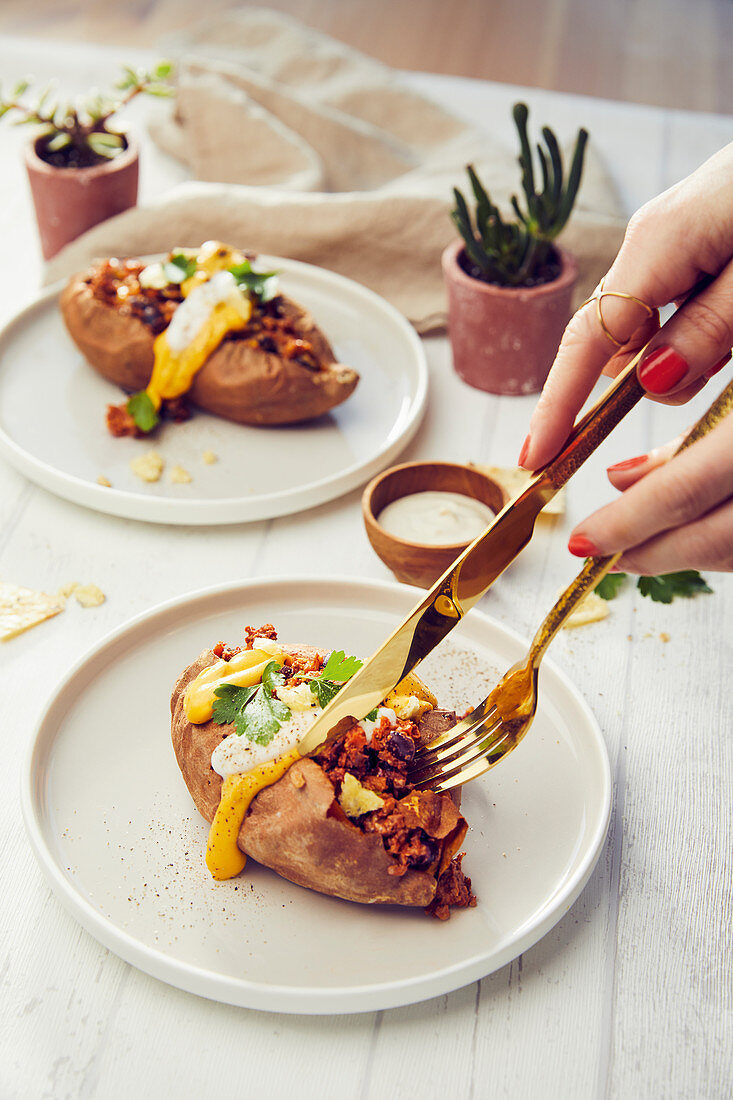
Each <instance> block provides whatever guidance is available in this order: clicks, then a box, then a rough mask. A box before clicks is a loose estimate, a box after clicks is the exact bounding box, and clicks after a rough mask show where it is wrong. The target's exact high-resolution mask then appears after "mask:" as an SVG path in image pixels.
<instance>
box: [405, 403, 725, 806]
mask: <svg viewBox="0 0 733 1100" xmlns="http://www.w3.org/2000/svg"><path fill="white" fill-rule="evenodd" d="M731 408H733V382H731V383H729V385H728V386H726V388H725V389H724V390H723V392H722V393H721V394H720V396H719V397H718V398H717V399H716V400H715V401H714V402H713V404H712V405H711V406H710V408H709V409H708V411H707V412H706V413H705V414H704V415H703V416H702V417H701V418H700V419H699V420H698V422H697V423H696V424H695V426H694V428H693V429H692V431H691V432H690V433H689V435H687V437H686V438H685V439H684V441H683V442H682V443H681V444H680V446H679V447H678V448H677V450H676V451H675V454H679V453H680V451H683V450H685V448H686V447H689V446H691V445H692V444H693V443H695V442H696V441H697V440H698V439H701V438H702V436H704V435H706V434H707V433H708V432H709V431H710V430H711V428H714V427H715V425H716V424H718V423H719V422H720V421H721V420H722V419H723V418H724V417H725V416H726V415H727V414H728V413H729V412H730V411H731ZM620 557H621V554H611V555H609V556H608V557H602V558H589V559H588V561H587V562H586V563H585V565H584V566H583V568H582V569H581V571H580V573H578V576H577V577H576V578H575V580H574V581H572V583H571V584H570V585H568V587H567V588H566V589H565V591H564V592H563V594H562V595H561V596H560V598H559V599H558V601H557V602H556V603H555V605H554V606H553V607H552V609H551V610H550V612H549V614H548V615H547V617H546V618H545V619H544V621H543V622H542V625H541V626H540V628H539V630H538V631H537V633H536V634H535V636H534V638H533V639H532V644H531V645H530V647H529V650H528V652H527V656H526V657H525V658H524V659H523V660H520V661H517V663H516V664H515V665H512V667H511V668H510V669H509V670H508V671H507V672H506V673H505V674H504V676H503V677H502V679H501V680H500V681H499V683H498V684H497V686H496V687H495V688H494V689H493V691H492V692H491V693H490V694H489V695H488V696H487V697H486V699H484V701H483V702H482V703H479V705H478V706H477V707H476V708H475V709H474V710H472V711H471V713H470V714H467V715H466V717H465V718H463V719H462V720H461V721H460V722H459V723H458V724H457V725H456V726H453V728H452V729H450V730H447V731H446V732H445V733H444V734H442V735H441V736H440V737H437V738H436V739H435V740H433V741H431V742H430V744H429V745H426V746H423V748H421V749H420V750H419V751H418V753H417V754H416V756H415V759H414V761H413V763H412V765H411V769H410V772H409V775H408V779H409V781H410V782H411V783H412V784H413V785H414V786H415V787H418V788H421V789H426V788H427V789H430V790H433V791H447V790H450V788H451V787H457V786H460V785H462V784H464V783H468V782H469V781H470V780H471V779H476V778H477V777H478V776H479V775H483V773H484V772H486V771H488V770H489V768H493V767H494V766H495V765H496V764H498V763H499V761H500V760H503V758H504V757H505V756H506V755H507V754H508V753H510V752H511V751H512V749H514V748H516V747H517V745H518V744H519V742H520V741H521V740H522V738H523V737H524V735H525V734H526V732H527V730H528V729H529V727H530V726H531V725H532V720H533V719H534V716H535V713H536V711H537V681H538V677H539V669H540V663H541V661H542V658H543V657H544V655H545V652H546V650H547V647H548V646H549V644H550V642H551V641H552V639H553V638H554V637H555V635H556V634H557V632H558V630H559V629H560V627H561V626H562V625H563V623H564V622H565V620H566V619H567V617H568V615H569V614H570V613H571V612H572V611H573V609H574V608H575V607H577V605H578V604H579V603H580V601H581V600H582V599H583V598H584V597H585V596H586V595H587V594H588V593H589V592H591V591H592V590H593V589H594V588H595V586H596V585H597V584H598V582H599V581H600V580H601V579H602V578H603V577H605V575H606V573H608V571H609V569H611V568H612V566H613V565H615V563H616V562H617V561H618V560H619V558H620Z"/></svg>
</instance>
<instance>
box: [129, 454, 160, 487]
mask: <svg viewBox="0 0 733 1100" xmlns="http://www.w3.org/2000/svg"><path fill="white" fill-rule="evenodd" d="M164 466H165V462H164V461H163V456H162V455H160V454H159V453H158V451H146V452H145V454H142V455H138V457H137V458H133V460H132V462H131V463H130V469H131V470H132V472H133V474H134V475H135V477H139V478H140V480H141V481H160V476H161V474H162V473H163V468H164Z"/></svg>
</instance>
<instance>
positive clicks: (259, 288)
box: [229, 260, 278, 302]
mask: <svg viewBox="0 0 733 1100" xmlns="http://www.w3.org/2000/svg"><path fill="white" fill-rule="evenodd" d="M229 271H230V272H231V274H232V275H233V276H234V278H235V279H236V280H237V286H239V287H244V289H245V290H246V291H247V292H248V293H249V296H250V298H258V299H259V301H260V302H269V301H270V299H271V298H274V297H275V295H276V294H277V274H278V273H277V271H253V270H252V264H251V263H250V261H249V260H242V262H241V264H235V265H234V267H230V268H229Z"/></svg>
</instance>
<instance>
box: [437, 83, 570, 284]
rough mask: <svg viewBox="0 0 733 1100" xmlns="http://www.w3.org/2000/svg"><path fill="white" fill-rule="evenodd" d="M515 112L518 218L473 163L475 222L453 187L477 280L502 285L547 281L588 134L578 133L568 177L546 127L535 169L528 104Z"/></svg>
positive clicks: (455, 218) (515, 203)
mask: <svg viewBox="0 0 733 1100" xmlns="http://www.w3.org/2000/svg"><path fill="white" fill-rule="evenodd" d="M512 114H513V117H514V122H515V124H516V127H517V132H518V134H519V144H520V155H519V166H520V168H521V170H522V190H523V191H524V208H523V207H522V206H520V203H519V200H518V198H517V196H516V195H512V198H511V204H512V207H513V209H514V212H515V214H516V220H510V219H506V218H504V217H502V214H501V212H500V211H499V208H498V207H497V206H496V204H495V203H493V202H492V200H491V197H490V196H489V194H488V193H487V191H486V189H485V188H484V186H483V185H482V183H481V181H480V179H479V178H478V176H477V174H476V172H475V171H474V169H473V167H472V166H471V165H468V166H467V168H466V171H467V172H468V177H469V179H470V181H471V189H472V191H473V195H474V198H475V200H476V206H475V210H474V216H473V220H472V218H471V214H470V212H469V209H468V204H467V203H466V200H465V198H464V196H463V195H462V193H461V192H460V191H459V190H458V188H454V191H453V194H454V196H455V202H456V205H455V209H454V210H453V211H452V215H451V216H452V218H453V221H454V222H455V224H456V226H457V227H458V231H459V232H460V234H461V236H462V237H463V240H464V243H465V250H466V255H467V256H468V259H469V260H470V262H471V265H472V266H473V268H474V269H477V272H476V273H477V277H478V278H482V279H484V280H485V281H487V282H491V283H497V284H498V285H500V286H527V285H530V286H531V285H534V284H536V283H537V282H540V281H543V273H544V272H545V271H546V269H547V268H548V265H551V263H552V260H553V258H554V246H553V241H554V240H555V238H556V237H557V235H558V234H559V233H560V231H561V230H562V229H563V228H564V226H565V224H566V223H567V220H568V218H569V217H570V214H571V212H572V209H573V205H574V203H575V199H576V196H577V194H578V188H579V186H580V179H581V176H582V174H583V159H584V156H585V146H586V142H587V141H588V133H587V131H586V130H583V129H581V130H579V131H578V136H577V138H576V142H575V149H574V151H573V156H572V160H571V164H570V171H569V172H568V174H567V178H566V177H565V171H564V167H563V158H562V153H561V152H560V146H559V145H558V142H557V138H556V137H555V134H554V133H553V131H552V130H551V129H550V128H549V126H544V127H543V129H542V137H543V140H544V145H545V147H544V148H543V147H542V145H541V144H540V143H538V144H537V156H538V159H539V168H538V171H536V170H535V163H534V157H533V152H532V146H531V144H530V140H529V135H528V133H527V120H528V118H529V111H528V109H527V105H526V104H525V103H515V105H514V108H513V111H512ZM538 176H541V180H542V186H541V189H540V190H538V188H537V178H538ZM545 281H546V280H545Z"/></svg>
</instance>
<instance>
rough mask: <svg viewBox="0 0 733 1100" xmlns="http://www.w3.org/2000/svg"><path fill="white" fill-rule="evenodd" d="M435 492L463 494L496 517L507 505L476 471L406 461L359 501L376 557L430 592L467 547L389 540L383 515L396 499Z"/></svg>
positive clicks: (457, 465) (499, 491) (376, 481)
mask: <svg viewBox="0 0 733 1100" xmlns="http://www.w3.org/2000/svg"><path fill="white" fill-rule="evenodd" d="M426 490H437V491H439V492H446V493H461V494H462V495H463V496H466V497H473V499H474V500H480V501H481V503H482V504H486V505H488V507H489V508H490V509H491V510H492V512H494V514H496V513H497V512H500V511H501V509H502V508H503V507H504V504H505V503H506V499H505V495H504V492H503V491H502V489H501V488H500V487H499V485H498V484H497V483H496V482H495V481H493V480H492V479H491V478H490V477H487V475H486V474H482V473H481V472H480V471H479V470H476V469H474V468H473V467H472V466H462V465H460V463H457V462H403V463H402V465H400V466H392V467H391V468H390V469H389V470H385V471H384V472H383V473H381V474H378V475H377V477H375V478H373V479H372V480H371V481H370V482H369V484H368V485H367V487H366V489H365V490H364V493H363V495H362V498H361V507H362V514H363V516H364V526H365V527H366V532H367V535H368V537H369V541H370V543H371V544H372V548H373V549H374V551H375V553H376V554H377V555H378V557H380V558H381V559H382V561H383V562H384V564H385V565H386V566H388V568H389V569H391V570H392V572H393V573H394V575H395V577H396V578H397V580H398V581H403V582H404V583H405V584H414V585H417V586H418V587H419V588H430V587H431V586H432V585H433V584H434V583H435V581H437V579H438V577H439V576H441V574H442V573H445V571H446V569H447V568H448V567H449V566H450V565H452V564H453V562H454V561H455V560H456V558H457V557H458V556H459V554H461V553H462V552H463V551H464V550H465V549H466V547H467V546H468V543H467V542H463V543H456V544H455V545H448V544H446V545H440V546H427V545H425V544H424V543H419V542H408V541H407V540H406V539H401V538H398V537H397V536H396V535H391V534H389V532H387V531H385V530H384V528H383V527H381V526H380V524H379V521H378V518H377V517H378V516H379V513H380V512H381V511H382V509H383V508H386V506H387V505H388V504H391V503H392V501H393V500H397V499H399V497H405V496H409V495H410V494H411V493H422V492H424V491H426Z"/></svg>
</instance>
